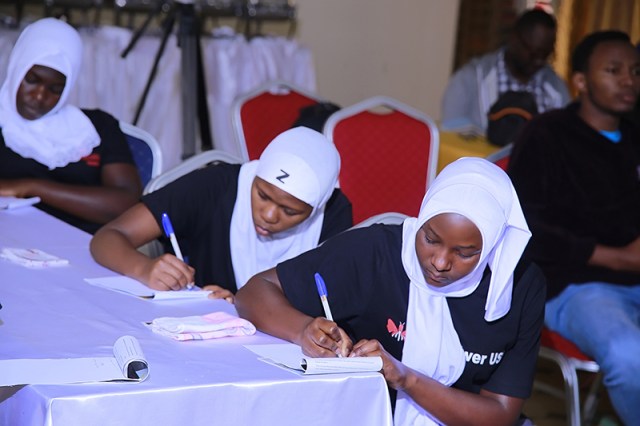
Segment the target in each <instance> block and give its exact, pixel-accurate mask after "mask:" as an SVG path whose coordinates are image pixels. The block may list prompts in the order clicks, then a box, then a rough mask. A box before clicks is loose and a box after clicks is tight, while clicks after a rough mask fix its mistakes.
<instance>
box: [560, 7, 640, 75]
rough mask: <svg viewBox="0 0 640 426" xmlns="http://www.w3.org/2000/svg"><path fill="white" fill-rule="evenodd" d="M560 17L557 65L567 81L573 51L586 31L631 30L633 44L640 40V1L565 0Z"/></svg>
mask: <svg viewBox="0 0 640 426" xmlns="http://www.w3.org/2000/svg"><path fill="white" fill-rule="evenodd" d="M557 18H558V37H557V42H556V56H555V60H554V68H555V69H556V71H557V72H558V74H559V75H560V76H561V77H564V78H565V79H566V80H567V81H569V80H570V77H571V52H572V51H573V48H574V47H575V46H576V44H578V42H579V41H580V40H581V39H582V38H583V37H584V36H586V35H587V34H589V33H591V32H593V31H598V30H608V29H614V30H620V31H624V32H626V33H628V34H629V36H630V37H631V41H632V42H633V43H634V44H637V43H638V42H640V0H562V1H561V3H560V7H559V10H558V15H557Z"/></svg>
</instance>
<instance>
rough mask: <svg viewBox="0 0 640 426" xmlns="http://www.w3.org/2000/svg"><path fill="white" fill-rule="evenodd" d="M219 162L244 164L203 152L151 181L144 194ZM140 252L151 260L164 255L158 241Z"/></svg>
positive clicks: (215, 152)
mask: <svg viewBox="0 0 640 426" xmlns="http://www.w3.org/2000/svg"><path fill="white" fill-rule="evenodd" d="M219 162H224V163H229V164H240V163H242V160H240V159H239V158H238V157H236V156H234V155H231V154H229V153H227V152H224V151H218V150H215V149H212V150H209V151H203V152H201V153H199V154H196V155H194V156H193V157H191V158H188V159H187V160H184V161H183V162H182V163H180V164H178V165H177V166H175V167H174V168H172V169H169V170H167V171H166V172H164V173H162V174H161V175H159V176H156V177H155V178H153V179H151V181H150V182H149V183H148V184H147V186H146V187H145V188H144V192H143V194H148V193H150V192H153V191H156V190H158V189H160V188H162V187H164V186H166V185H168V184H169V183H171V182H173V181H174V180H176V179H178V178H180V177H182V176H184V175H186V174H188V173H190V172H192V171H194V170H196V169H200V168H203V167H206V166H208V165H210V164H216V163H219ZM138 251H140V252H142V253H144V254H146V255H147V256H149V257H151V258H154V257H158V256H160V255H161V254H163V253H164V249H163V247H162V244H161V243H160V241H158V240H154V241H151V242H148V243H147V244H145V245H143V246H142V247H139V248H138Z"/></svg>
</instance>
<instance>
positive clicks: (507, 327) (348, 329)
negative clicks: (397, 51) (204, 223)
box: [236, 158, 545, 426]
mask: <svg viewBox="0 0 640 426" xmlns="http://www.w3.org/2000/svg"><path fill="white" fill-rule="evenodd" d="M530 235H531V234H530V233H529V230H528V228H527V224H526V222H525V220H524V216H523V214H522V210H521V208H520V204H519V202H518V199H517V196H516V193H515V191H514V189H513V186H512V185H511V181H510V180H509V178H508V177H507V175H506V174H505V173H504V172H503V171H502V170H501V169H500V168H498V167H497V166H495V165H494V164H492V163H489V162H487V161H486V160H483V159H479V158H463V159H460V160H458V161H455V162H454V163H452V164H450V165H449V166H447V167H446V168H445V169H444V170H443V171H442V172H441V173H440V174H439V175H438V177H437V178H436V179H435V180H434V182H433V183H432V185H431V186H430V188H429V190H428V192H427V194H426V196H425V198H424V200H423V202H422V206H421V209H420V213H419V215H418V217H417V218H408V219H405V221H404V223H403V224H402V225H382V224H378V225H373V226H370V227H368V228H362V229H354V230H350V231H348V232H345V233H343V234H342V235H339V236H336V237H335V238H332V239H331V240H329V241H327V242H326V243H325V244H323V245H322V246H320V247H319V248H317V249H314V250H311V251H309V252H307V253H305V254H302V255H301V256H299V257H297V258H294V259H292V260H289V261H287V262H283V263H280V264H279V265H277V267H276V268H273V269H271V270H268V271H265V272H262V273H260V274H257V275H256V276H255V277H253V278H252V279H251V280H249V282H248V283H247V285H245V286H244V287H243V288H242V289H241V290H240V291H239V292H238V294H237V295H236V307H237V309H238V312H239V314H240V315H241V316H243V317H244V318H247V319H248V320H250V321H251V322H253V323H254V324H255V325H256V327H258V328H259V329H261V330H262V331H264V332H267V333H270V334H273V335H275V336H278V337H281V338H284V339H287V340H289V341H292V342H294V343H297V344H299V345H300V346H301V347H302V349H303V351H304V352H305V353H306V354H308V355H311V356H318V357H335V356H337V355H341V356H381V357H382V360H383V368H382V373H383V374H384V377H385V379H386V380H387V383H388V385H389V387H390V388H391V390H392V392H391V395H392V403H394V404H395V413H394V422H395V424H396V425H407V426H409V425H433V424H477V425H481V424H482V425H513V424H517V422H518V421H519V417H520V411H521V408H522V405H523V403H524V401H525V399H526V398H527V397H529V395H530V393H531V387H532V383H533V375H534V370H535V362H536V358H537V354H538V346H539V339H540V330H541V327H542V322H543V312H544V299H545V282H544V279H543V276H542V273H541V272H540V270H539V269H538V268H537V267H536V266H535V265H533V264H528V263H526V262H524V261H523V262H520V256H521V254H522V252H523V250H524V248H525V246H526V244H527V241H528V240H529V237H530ZM316 273H319V274H320V276H321V277H323V278H324V282H325V284H326V288H327V297H328V301H329V305H330V309H331V311H332V314H333V319H334V321H335V322H334V321H330V320H328V319H326V318H323V316H324V311H323V307H322V304H321V302H320V298H319V297H318V292H317V290H316V283H315V274H316ZM354 342H355V343H354ZM354 403H357V402H354Z"/></svg>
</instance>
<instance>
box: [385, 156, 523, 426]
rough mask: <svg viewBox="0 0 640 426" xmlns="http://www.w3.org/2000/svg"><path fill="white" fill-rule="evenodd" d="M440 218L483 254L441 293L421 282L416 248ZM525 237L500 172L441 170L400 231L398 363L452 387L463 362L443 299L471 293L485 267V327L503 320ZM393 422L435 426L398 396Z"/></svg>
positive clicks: (474, 161) (475, 163)
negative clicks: (446, 217) (454, 223)
mask: <svg viewBox="0 0 640 426" xmlns="http://www.w3.org/2000/svg"><path fill="white" fill-rule="evenodd" d="M442 213H457V214H460V215H462V216H464V217H466V218H467V219H469V220H471V221H472V222H473V223H474V224H475V225H476V227H477V228H478V229H479V231H480V234H481V235H482V251H481V253H480V257H479V260H478V264H477V265H476V267H475V268H474V269H473V271H471V273H469V274H468V275H466V276H464V277H462V278H461V279H459V280H458V281H455V282H453V283H451V284H449V285H447V286H445V287H434V286H431V285H429V284H427V282H426V280H425V278H424V275H423V272H422V268H421V267H420V263H419V261H418V257H417V254H416V249H415V241H416V235H417V233H418V231H419V230H420V228H421V227H422V225H424V223H425V222H426V221H428V220H429V219H431V218H432V217H434V216H436V215H439V214H442ZM530 237H531V232H529V228H528V227H527V223H526V221H525V219H524V215H523V213H522V208H521V207H520V203H519V201H518V196H517V195H516V192H515V189H514V188H513V185H512V184H511V180H510V179H509V177H508V176H507V175H506V173H505V172H504V171H503V170H501V169H500V168H499V167H497V166H496V165H494V164H492V163H490V162H488V161H486V160H483V159H480V158H462V159H459V160H457V161H455V162H453V163H451V164H450V165H448V166H447V167H446V168H445V169H444V170H443V171H442V172H441V173H440V174H439V175H438V176H437V178H436V179H435V180H434V181H433V183H432V184H431V186H430V187H429V190H428V191H427V194H426V195H425V197H424V200H423V201H422V206H421V207H420V213H419V215H418V218H410V219H407V220H405V222H404V225H403V234H402V264H403V266H404V269H405V271H406V273H407V275H408V276H409V278H410V280H411V285H410V290H409V308H408V311H407V334H406V338H405V344H404V349H403V352H402V362H403V363H405V364H406V365H408V366H409V367H411V368H414V369H416V370H418V371H420V372H422V373H424V374H425V375H427V376H429V377H432V378H433V379H435V380H438V381H439V382H441V383H443V384H445V385H451V384H453V383H455V382H456V381H457V380H458V378H459V377H460V375H461V374H462V371H463V370H464V367H465V357H464V350H463V348H462V345H461V344H460V340H459V338H458V334H457V333H456V330H455V328H454V326H453V322H452V319H451V314H450V312H449V306H448V304H447V300H446V298H447V297H464V296H467V295H469V294H471V293H473V292H474V291H475V290H476V288H477V287H478V285H479V284H480V281H481V280H482V276H483V273H484V270H485V267H486V266H487V265H488V266H489V268H490V269H491V279H490V282H489V293H488V296H487V301H486V305H485V315H484V319H485V321H495V320H497V319H499V318H501V317H503V316H504V315H506V314H507V313H508V312H509V309H510V307H511V294H512V289H513V271H514V269H515V267H516V264H517V263H518V261H519V260H520V257H521V255H522V252H523V251H524V248H525V246H526V245H527V242H528V241H529V238H530ZM394 419H395V424H396V425H431V424H437V422H436V421H435V420H434V419H432V418H431V417H430V415H429V413H427V412H426V411H425V410H424V409H422V408H421V407H419V406H418V405H417V404H415V402H414V401H413V400H412V399H411V398H410V397H408V396H407V395H406V394H404V393H403V392H399V393H398V400H397V403H396V411H395V416H394Z"/></svg>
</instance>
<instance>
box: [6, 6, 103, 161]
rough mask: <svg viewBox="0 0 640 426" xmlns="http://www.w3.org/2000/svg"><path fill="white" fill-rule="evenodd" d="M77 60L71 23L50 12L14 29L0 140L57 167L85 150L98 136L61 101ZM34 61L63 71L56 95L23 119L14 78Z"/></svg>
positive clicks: (83, 117) (72, 79)
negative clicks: (45, 108)
mask: <svg viewBox="0 0 640 426" xmlns="http://www.w3.org/2000/svg"><path fill="white" fill-rule="evenodd" d="M81 63H82V40H81V39H80V35H79V34H78V32H77V31H76V30H74V29H73V27H71V26H69V25H68V24H66V23H64V22H62V21H60V20H58V19H54V18H45V19H41V20H39V21H36V22H34V23H33V24H31V25H28V26H27V27H26V28H25V29H24V31H22V33H21V34H20V37H19V38H18V41H17V42H16V44H15V46H14V47H13V50H12V51H11V55H10V57H9V65H8V68H7V78H6V79H5V81H4V83H3V85H2V88H0V127H2V134H3V136H4V140H5V144H6V145H7V147H8V148H10V149H11V150H12V151H14V152H15V153H17V154H19V155H20V156H22V157H24V158H32V159H34V160H36V161H37V162H38V163H41V164H44V165H45V166H47V167H48V168H49V169H54V168H56V167H63V166H66V165H67V164H69V163H71V162H75V161H78V160H80V159H81V158H82V157H84V156H85V155H88V154H90V153H91V151H92V150H93V148H94V147H96V146H97V145H98V144H99V143H100V137H99V136H98V133H97V132H96V129H95V128H94V127H93V124H92V123H91V121H90V120H89V118H88V117H87V116H86V115H85V114H84V113H83V112H82V111H80V109H78V108H77V107H75V106H71V105H66V101H67V99H68V97H69V93H70V92H71V90H72V89H73V86H74V84H75V82H76V78H77V77H78V73H79V71H80V65H81ZM34 65H41V66H46V67H49V68H53V69H54V70H56V71H59V72H61V73H62V74H64V75H65V76H66V77H67V80H66V84H65V87H64V90H63V92H62V95H61V96H60V100H59V101H58V103H57V104H56V106H55V107H54V108H53V109H52V110H51V111H49V112H48V113H47V114H46V115H44V116H42V117H40V118H38V119H37V120H26V119H24V118H23V117H22V116H21V115H20V113H18V110H17V107H16V96H17V93H18V88H19V87H20V83H21V82H22V80H23V79H24V77H25V75H26V74H27V72H28V71H29V70H30V69H31V67H33V66H34Z"/></svg>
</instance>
